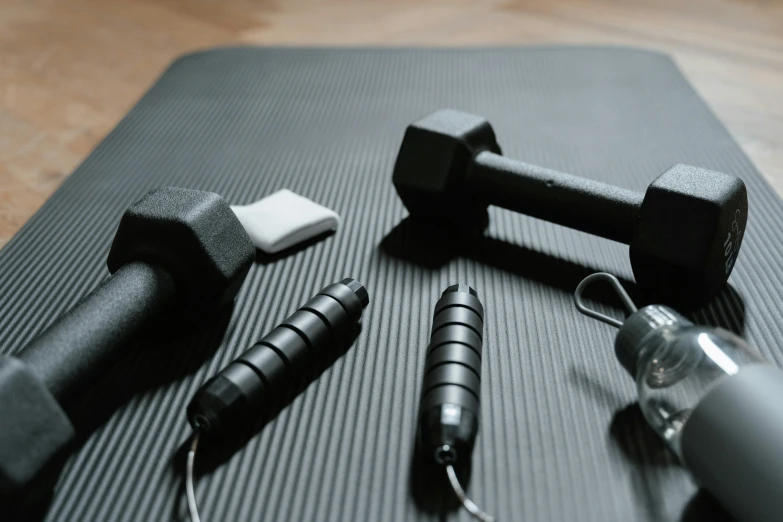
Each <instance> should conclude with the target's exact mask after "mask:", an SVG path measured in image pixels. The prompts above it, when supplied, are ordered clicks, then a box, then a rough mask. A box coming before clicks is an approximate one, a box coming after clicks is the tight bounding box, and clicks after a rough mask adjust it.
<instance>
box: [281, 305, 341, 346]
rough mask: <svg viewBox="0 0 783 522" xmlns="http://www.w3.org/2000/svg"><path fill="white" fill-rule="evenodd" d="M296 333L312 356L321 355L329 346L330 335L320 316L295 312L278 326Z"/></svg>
mask: <svg viewBox="0 0 783 522" xmlns="http://www.w3.org/2000/svg"><path fill="white" fill-rule="evenodd" d="M280 326H283V327H285V328H289V329H291V330H293V331H295V332H296V333H298V334H299V335H300V336H301V337H302V339H303V340H304V342H305V344H306V345H307V348H308V349H310V350H312V352H313V353H312V355H321V354H323V353H324V351H325V349H326V348H327V347H328V346H329V341H331V340H332V334H331V332H330V331H329V327H328V326H327V325H326V323H325V322H324V320H323V319H321V315H316V314H314V313H313V312H310V311H308V310H297V311H296V312H294V313H293V315H291V317H289V318H288V319H286V320H285V321H283V323H282V324H281V325H280Z"/></svg>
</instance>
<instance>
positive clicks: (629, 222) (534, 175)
mask: <svg viewBox="0 0 783 522" xmlns="http://www.w3.org/2000/svg"><path fill="white" fill-rule="evenodd" d="M467 185H468V190H471V191H474V192H475V193H477V195H479V196H480V197H482V198H483V199H484V200H485V201H486V202H487V203H489V204H491V205H496V206H498V207H503V208H506V209H509V210H513V211H514V212H519V213H521V214H525V215H528V216H532V217H535V218H539V219H543V220H545V221H550V222H552V223H557V224H559V225H563V226H566V227H569V228H574V229H577V230H581V231H583V232H587V233H588V234H593V235H596V236H600V237H604V238H607V239H611V240H614V241H619V242H621V243H626V244H627V243H630V242H631V237H632V235H633V226H634V223H635V222H636V217H637V215H638V213H639V207H640V206H641V204H642V199H643V197H644V196H643V194H639V193H638V192H634V191H632V190H627V189H623V188H620V187H615V186H613V185H608V184H606V183H601V182H599V181H594V180H590V179H585V178H580V177H578V176H573V175H571V174H565V173H563V172H558V171H556V170H550V169H545V168H543V167H538V166H536V165H530V164H528V163H523V162H521V161H516V160H513V159H509V158H506V157H504V156H501V155H500V154H495V153H494V152H486V151H485V152H480V153H479V154H478V155H477V156H476V157H475V158H474V162H473V165H472V167H471V168H470V170H469V172H468V179H467Z"/></svg>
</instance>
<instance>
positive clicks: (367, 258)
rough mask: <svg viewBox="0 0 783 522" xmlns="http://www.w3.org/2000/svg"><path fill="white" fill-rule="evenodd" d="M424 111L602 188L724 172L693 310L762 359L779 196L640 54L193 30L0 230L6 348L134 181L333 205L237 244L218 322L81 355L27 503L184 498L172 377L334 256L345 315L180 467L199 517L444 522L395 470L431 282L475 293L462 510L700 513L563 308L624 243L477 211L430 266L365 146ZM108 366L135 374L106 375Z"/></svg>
mask: <svg viewBox="0 0 783 522" xmlns="http://www.w3.org/2000/svg"><path fill="white" fill-rule="evenodd" d="M444 107H451V108H455V109H461V110H466V111H470V112H473V113H477V114H480V115H483V116H486V117H487V118H488V119H489V121H490V122H491V123H492V125H493V126H494V128H495V131H496V133H497V136H498V140H499V142H500V144H501V146H502V147H503V150H504V153H505V154H506V155H508V156H510V157H513V158H519V159H523V160H524V161H526V162H529V163H536V164H540V165H543V166H546V167H551V168H555V169H559V170H565V171H568V172H572V173H575V174H579V175H583V176H586V177H590V178H594V179H597V180H601V181H605V182H610V183H614V184H617V185H620V186H622V187H626V188H630V189H636V190H640V191H643V190H644V189H645V188H646V187H647V185H648V184H649V183H650V182H651V181H652V180H653V179H654V178H655V177H656V176H658V175H659V174H660V173H661V172H663V171H664V170H666V169H667V168H668V167H670V166H671V165H673V164H676V163H689V164H693V165H698V166H701V167H706V168H710V169H715V170H721V171H727V172H731V173H733V174H736V175H738V176H740V177H742V178H743V179H744V180H745V182H746V184H747V186H748V190H749V200H750V217H749V220H748V226H747V232H746V237H745V241H744V244H743V247H742V251H741V253H740V255H739V259H738V261H737V264H736V268H735V270H734V273H733V275H732V277H731V279H730V283H731V289H730V290H729V291H726V292H724V293H723V294H722V295H721V296H720V297H719V298H718V299H716V300H715V301H714V302H713V303H712V304H711V305H710V306H709V307H707V308H706V309H705V310H702V311H700V312H698V313H696V315H695V318H696V319H697V320H698V321H700V322H706V323H711V324H720V325H723V326H725V327H727V328H730V329H732V330H734V331H737V332H740V333H741V334H742V335H743V336H745V337H746V338H747V339H748V340H749V341H750V343H751V344H753V345H755V346H756V347H758V349H759V350H760V351H761V352H762V353H763V354H764V355H765V356H767V357H769V358H770V359H772V360H773V361H775V362H777V363H778V364H781V363H783V349H781V348H780V339H783V320H782V319H781V302H783V275H782V274H781V269H780V266H781V259H782V257H781V255H782V254H783V232H782V231H781V227H780V223H781V222H782V220H783V204H781V200H780V198H779V197H778V196H777V195H776V194H775V193H774V192H773V191H772V190H771V188H770V187H769V186H768V184H767V183H766V182H765V181H764V180H763V179H762V177H761V175H760V174H759V173H758V172H757V170H756V168H755V167H754V166H753V165H752V163H751V162H750V161H749V160H748V158H747V157H746V156H745V155H744V154H743V153H742V152H741V150H740V148H739V147H738V146H737V144H736V143H735V142H734V140H733V139H732V138H731V137H730V136H729V134H728V133H727V132H726V130H725V128H724V127H723V126H722V125H721V123H720V122H719V121H718V120H717V119H716V117H715V116H714V115H713V114H712V113H711V112H710V110H709V109H708V108H707V106H706V105H705V103H704V102H703V101H702V100H701V99H700V98H699V96H698V95H697V94H696V93H695V92H694V91H693V89H692V88H691V87H690V86H689V84H688V83H687V81H686V80H685V79H684V78H683V76H682V74H681V73H680V72H679V71H678V70H677V68H676V66H675V65H674V64H673V63H672V61H671V60H670V59H669V58H668V57H666V56H663V55H660V54H655V53H650V52H646V51H640V50H631V49H621V48H558V47H541V48H527V49H520V48H504V49H449V50H439V49H339V50H336V49H258V48H241V49H219V50H212V51H207V52H202V53H196V54H192V55H188V56H185V57H183V58H181V59H180V60H178V61H176V62H175V63H174V64H173V65H172V66H171V67H170V69H169V70H168V71H166V73H165V74H164V75H163V77H162V78H161V79H160V80H159V81H158V82H157V83H156V84H155V85H154V86H153V87H152V88H151V89H150V91H149V92H148V93H147V94H146V95H145V96H144V97H143V98H142V100H141V101H140V102H139V104H138V105H137V106H136V107H135V108H133V110H132V111H131V112H130V113H129V114H128V116H127V117H126V118H125V119H124V120H123V121H122V122H121V123H120V124H119V125H118V126H117V128H116V129H115V130H114V131H112V132H111V134H110V135H109V136H108V137H107V138H106V139H105V140H104V141H103V142H102V143H101V144H100V145H99V146H98V147H97V148H96V149H95V151H94V152H93V153H92V154H91V155H90V156H89V157H88V158H87V159H86V160H85V162H84V163H83V164H82V165H81V166H80V167H79V168H78V169H77V170H76V172H74V174H73V175H72V176H71V177H70V178H68V180H67V181H66V182H65V183H64V184H63V186H62V187H61V188H60V189H59V190H58V191H57V192H56V193H55V194H54V196H52V198H51V199H49V201H48V202H47V203H46V204H45V205H44V207H43V208H42V209H41V210H40V211H39V212H38V213H37V214H36V215H35V216H34V217H33V218H32V219H31V220H30V222H29V223H27V224H26V225H25V227H24V228H23V229H22V231H21V232H20V233H19V234H17V235H16V237H14V238H13V240H11V241H10V242H9V243H8V245H7V246H6V247H5V248H4V249H3V250H2V252H0V310H2V313H0V348H1V349H2V351H3V352H4V353H13V352H15V351H17V350H18V349H20V348H21V347H22V346H24V344H25V343H26V342H27V341H28V340H30V339H31V338H32V336H34V335H35V333H36V332H38V331H40V330H41V329H42V328H43V327H45V326H46V325H48V324H49V323H51V322H52V321H53V320H54V319H55V317H57V315H58V314H60V313H61V312H63V311H65V310H67V309H68V308H69V307H70V306H72V305H73V304H74V303H75V302H76V301H77V300H78V299H79V297H80V296H82V295H83V294H84V293H86V292H88V291H89V290H90V289H91V288H93V287H94V286H95V285H96V284H97V283H98V282H99V281H101V280H102V279H103V278H104V277H106V276H107V270H106V267H105V261H106V255H107V252H108V249H109V246H110V244H111V240H112V237H113V235H114V232H115V229H116V226H117V223H118V220H119V218H120V216H121V215H122V213H123V211H124V210H125V208H126V207H127V206H128V205H130V204H131V203H132V202H134V201H136V200H137V199H138V198H139V197H141V196H142V195H143V194H145V193H146V192H147V191H149V190H151V189H153V188H155V187H158V186H162V185H172V186H179V187H188V188H196V189H203V190H210V191H215V192H218V193H220V194H222V195H223V196H224V197H225V198H226V199H227V200H228V201H230V202H231V203H235V204H245V203H249V202H251V201H254V200H257V199H259V198H261V197H262V196H265V195H267V194H270V193H272V192H274V191H276V190H278V189H281V188H288V189H291V190H293V191H294V192H297V193H299V194H302V195H304V196H306V197H308V198H311V199H313V200H314V201H316V202H318V203H321V204H323V205H326V206H328V207H330V208H332V209H335V210H336V211H337V212H338V213H339V214H340V215H341V216H342V217H343V220H344V221H343V225H342V227H341V228H340V229H339V230H338V232H337V233H336V234H335V235H333V236H331V237H328V238H326V239H325V240H323V241H321V242H318V243H316V244H315V245H313V246H311V247H309V248H306V249H304V250H300V251H298V252H295V253H293V254H291V255H288V256H281V257H279V258H277V257H276V258H260V259H259V262H258V263H257V264H256V266H254V268H253V269H252V270H251V273H250V275H249V276H248V279H247V281H246V282H245V284H244V286H243V288H242V291H241V294H240V296H239V298H238V301H237V303H236V306H235V308H234V310H233V315H232V316H231V318H230V321H228V322H227V325H226V326H225V333H223V330H221V329H220V328H218V327H212V326H210V327H209V328H208V331H207V332H199V333H198V334H194V336H193V337H192V339H189V340H188V341H187V342H185V341H182V342H171V343H168V342H166V343H164V342H161V343H160V345H159V346H157V347H156V348H155V350H152V351H151V350H149V349H143V347H141V348H140V349H139V350H138V351H137V352H134V353H132V354H130V356H129V357H128V358H127V359H126V360H125V361H123V363H122V364H121V365H118V367H117V368H115V369H114V370H112V371H111V372H109V374H108V375H107V378H106V380H105V382H102V383H101V384H100V386H99V387H98V389H97V390H96V391H95V394H93V395H94V396H95V395H101V394H107V393H109V392H110V391H112V390H113V391H116V388H117V386H116V385H114V386H113V384H112V383H113V382H123V383H126V384H128V386H129V387H130V388H129V389H130V390H132V391H130V392H128V393H127V395H128V397H127V400H124V401H123V402H122V403H121V404H120V405H119V408H118V409H116V410H115V411H114V413H113V414H112V415H110V416H107V419H106V421H105V422H104V423H102V424H101V425H100V426H99V427H97V429H96V430H95V431H94V432H92V434H91V435H90V436H89V437H87V438H86V441H85V442H84V443H83V444H82V445H80V447H79V448H78V449H77V451H76V452H75V453H74V454H73V455H72V456H71V458H70V459H69V460H68V462H67V464H66V466H65V468H64V469H63V471H62V473H61V475H60V479H59V482H58V485H57V490H56V493H55V495H54V497H53V498H52V500H51V505H50V507H49V510H48V519H49V520H74V521H76V520H79V521H92V520H112V521H122V520H139V521H148V520H178V519H182V520H185V519H187V515H186V510H185V508H184V507H185V506H184V494H183V489H182V458H181V457H182V453H181V447H182V444H183V443H184V442H185V441H186V439H187V437H188V436H189V428H188V425H187V423H186V421H185V416H184V411H185V406H186V404H187V402H188V400H189V399H190V397H191V396H192V395H193V393H194V392H195V390H196V389H197V387H198V386H199V385H200V384H201V383H203V382H204V381H205V380H206V379H207V378H208V377H209V376H211V375H212V374H214V373H215V372H216V371H217V370H218V369H220V368H221V367H223V366H224V365H226V364H227V363H228V362H229V361H231V360H233V359H234V358H235V357H237V356H238V355H239V354H240V353H241V352H242V351H244V350H245V349H246V348H247V347H248V346H249V345H251V344H252V343H253V342H254V341H255V340H256V339H258V338H260V337H261V336H262V335H263V334H264V333H265V332H267V331H269V330H270V329H271V328H272V327H274V326H275V325H276V324H277V323H279V322H280V321H281V320H282V319H284V318H285V317H286V316H287V315H288V314H290V313H291V312H292V311H294V310H295V309H296V308H297V307H298V306H300V305H301V304H302V303H304V302H305V301H306V300H307V299H308V298H309V297H310V296H311V295H313V294H314V293H315V292H316V291H317V290H319V289H320V288H321V287H323V286H325V285H326V284H328V283H331V282H334V281H338V280H340V279H341V278H343V277H348V276H351V277H355V278H357V279H359V280H360V281H362V282H363V283H364V284H365V285H366V286H367V288H368V290H369V292H370V297H371V302H370V306H369V308H368V309H367V311H366V312H365V315H364V320H363V329H362V331H361V334H360V335H359V337H358V339H357V340H356V342H355V343H354V344H353V346H352V347H351V348H350V349H349V350H348V351H347V353H346V354H345V355H343V356H342V357H341V358H339V359H338V360H337V361H336V362H335V363H334V364H333V365H332V366H331V367H330V368H328V369H327V370H326V371H325V372H324V373H323V375H322V376H321V377H320V378H319V379H317V380H315V381H314V382H312V383H311V384H310V385H309V386H308V387H307V388H306V389H305V390H304V391H303V392H302V393H301V394H299V395H298V396H297V397H296V398H295V399H294V400H293V402H292V403H291V404H290V405H289V406H288V407H287V408H285V409H283V410H282V411H281V412H280V414H279V415H278V416H277V417H276V418H275V419H274V420H272V421H271V422H270V423H268V424H267V425H266V426H265V427H264V428H263V429H262V430H261V431H259V432H258V434H257V435H256V436H254V437H253V438H251V439H250V440H249V442H247V443H246V444H245V445H244V446H243V447H242V448H241V449H239V450H238V451H236V452H234V453H233V455H231V456H230V457H229V458H227V459H226V460H225V461H224V462H223V463H222V464H221V465H219V466H214V467H213V468H212V469H209V470H205V472H204V473H203V474H201V475H200V476H199V477H198V481H197V488H196V489H197V491H196V494H197V497H198V499H199V502H200V505H201V509H202V520H204V521H205V522H216V521H233V520H239V521H250V520H253V521H335V522H338V521H363V522H365V521H367V522H376V521H377V522H391V521H410V520H443V519H444V517H445V518H446V519H448V520H462V521H467V520H468V516H467V515H466V514H465V513H463V512H461V511H451V510H450V509H449V510H447V511H443V510H438V509H435V510H433V509H428V508H427V507H426V506H424V505H420V504H421V503H420V502H419V503H417V501H416V500H415V498H416V497H417V496H422V495H423V496H424V497H427V494H426V493H421V492H416V491H412V489H414V486H413V485H412V483H413V482H415V481H413V480H412V475H415V473H416V471H415V470H416V469H417V468H416V466H415V465H414V466H412V464H411V459H412V453H413V449H414V443H415V438H414V434H415V431H416V415H417V407H418V399H419V392H420V386H421V381H422V371H423V366H424V350H425V347H426V344H427V340H428V337H429V331H430V322H431V320H432V308H433V306H434V304H435V301H436V300H437V299H438V297H439V295H440V292H441V291H442V290H443V289H444V288H446V286H448V285H449V284H452V283H456V282H464V283H469V284H471V285H473V286H474V287H475V288H477V289H478V292H479V295H480V297H481V299H482V302H483V304H484V307H485V309H486V321H485V325H486V326H485V337H484V361H483V376H482V399H481V402H482V411H481V428H480V433H479V438H478V441H477V446H476V449H475V451H474V454H473V469H472V475H471V481H470V484H469V487H468V491H469V493H470V495H471V497H473V498H474V499H475V501H476V502H477V503H478V504H479V505H481V506H482V507H484V508H486V509H487V511H489V512H490V513H492V514H493V515H495V516H496V518H497V520H499V521H501V522H509V521H512V520H514V521H516V520H519V521H528V522H547V521H552V522H562V521H584V522H606V521H656V522H659V521H679V520H683V521H693V520H715V519H720V518H721V517H723V516H725V515H723V514H722V513H721V512H720V510H719V509H718V508H717V507H716V505H715V502H714V501H713V500H712V499H711V498H709V497H708V496H706V495H705V494H703V493H697V487H696V486H695V485H694V483H693V481H692V479H690V478H689V476H688V474H687V473H686V472H685V471H684V470H683V469H682V468H680V467H679V466H678V465H677V464H676V462H675V460H674V459H673V458H672V457H670V456H669V455H668V453H666V451H665V449H664V448H663V446H662V445H661V443H660V442H659V441H658V440H657V439H656V438H655V436H654V435H653V434H652V433H651V432H650V431H649V430H648V429H647V428H646V427H645V424H644V421H643V419H642V417H641V415H640V413H639V411H638V409H636V408H635V407H634V406H633V404H634V402H635V398H636V395H635V387H634V384H633V382H632V381H631V379H630V378H629V377H628V376H627V375H626V374H625V373H624V372H623V370H622V369H621V367H620V366H619V364H618V363H617V362H616V361H615V359H614V355H613V339H614V334H615V330H613V329H612V328H610V327H608V326H606V325H604V324H602V323H598V322H596V321H593V320H590V319H588V318H586V317H584V316H582V315H580V314H578V313H577V311H576V310H575V309H574V306H573V302H572V292H573V289H574V287H575V285H576V283H578V281H579V280H580V279H581V277H583V276H585V275H587V274H589V273H591V272H592V271H597V270H605V271H610V272H614V273H616V274H618V275H620V276H623V277H625V278H627V279H632V272H631V269H630V264H629V261H628V248H627V247H626V246H624V245H621V244H617V243H613V242H611V241H607V240H603V239H600V238H596V237H592V236H588V235H586V234H582V233H579V232H575V231H571V230H568V229H565V228H562V227H559V226H556V225H552V224H549V223H545V222H542V221H538V220H536V219H532V218H528V217H525V216H521V215H515V214H513V213H511V212H506V211H502V210H497V209H491V210H490V226H489V228H488V230H487V234H486V237H485V238H484V239H481V240H478V241H475V242H471V243H470V244H468V245H465V246H464V248H458V249H456V250H457V251H456V253H454V255H452V256H451V257H446V258H444V259H441V260H439V261H438V263H434V262H427V261H433V260H434V259H435V258H437V257H438V256H437V255H436V254H443V252H435V253H433V252H429V253H428V252H427V251H426V250H427V249H426V245H417V244H415V243H414V242H413V237H414V235H413V234H412V233H411V230H410V228H409V227H407V226H406V222H403V219H404V218H405V216H406V215H407V212H406V211H405V209H404V207H403V205H402V203H401V202H400V201H399V199H398V197H397V194H396V192H395V190H394V188H393V186H392V184H391V173H392V167H393V165H394V160H395V156H396V153H397V149H398V147H399V144H400V140H401V138H402V135H403V132H404V130H405V127H406V125H408V124H409V123H410V122H412V121H414V120H416V119H417V118H419V117H421V116H423V115H425V114H427V113H429V112H430V111H432V110H435V109H438V108H444ZM422 258H424V262H423V261H422ZM221 336H222V337H221ZM134 374H137V375H144V376H145V378H144V379H142V380H143V381H144V382H145V383H146V384H145V386H139V387H138V389H134V388H133V387H132V384H133V382H134V379H133V378H128V377H127V376H133V375H134ZM123 379H124V380H123ZM123 386H124V384H123ZM197 466H198V463H197ZM419 486H421V485H419ZM424 504H426V502H425V503H424ZM444 513H446V515H444Z"/></svg>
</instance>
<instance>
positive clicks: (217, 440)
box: [171, 323, 362, 520]
mask: <svg viewBox="0 0 783 522" xmlns="http://www.w3.org/2000/svg"><path fill="white" fill-rule="evenodd" d="M361 330H362V325H361V323H359V324H357V325H356V326H355V327H354V330H353V332H352V333H351V335H349V336H348V337H347V338H345V339H343V340H342V341H341V342H340V343H339V344H337V345H335V346H333V347H332V349H331V350H330V351H329V352H328V353H327V354H326V355H325V356H324V357H322V358H320V359H318V360H316V361H315V362H314V363H313V364H312V366H311V367H310V369H309V370H308V371H307V373H306V374H305V375H304V376H302V377H301V378H300V379H299V380H298V382H296V383H295V384H294V386H293V387H292V388H291V389H290V390H289V391H288V393H286V394H284V395H281V396H280V397H279V398H278V399H277V401H276V402H275V403H274V404H273V405H272V407H271V408H270V409H269V410H268V411H267V412H266V413H265V414H262V415H259V417H258V419H257V420H256V422H255V423H252V424H249V425H244V426H235V427H232V428H231V429H230V430H225V431H226V432H225V433H223V434H221V435H214V436H208V437H202V439H201V440H200V441H199V446H198V453H197V454H196V458H195V465H194V474H195V477H194V479H195V480H198V479H199V477H201V476H203V475H206V474H209V473H211V472H212V471H214V470H215V469H216V468H218V467H219V466H221V465H222V464H224V463H225V462H226V461H228V460H229V459H230V458H231V457H232V456H233V455H234V454H235V453H236V452H237V451H239V450H241V449H242V447H243V446H245V444H247V442H248V441H249V440H250V439H252V438H253V437H255V436H256V435H257V434H258V433H259V432H260V431H261V430H262V429H263V428H264V427H265V426H266V425H267V424H268V423H269V422H271V421H272V420H274V419H275V418H276V417H277V416H278V415H279V414H280V412H281V411H283V410H284V409H285V408H287V407H288V406H289V405H290V404H291V403H292V402H293V401H294V399H296V398H297V397H298V396H299V395H300V394H301V393H302V392H303V391H305V390H306V389H307V388H308V387H309V386H310V384H312V383H313V382H314V381H315V380H316V379H318V378H319V377H320V376H321V375H322V374H323V373H324V372H325V371H326V370H327V369H328V368H329V367H331V366H332V365H333V364H334V363H335V362H336V361H337V360H338V359H340V357H342V356H343V355H345V354H346V353H347V352H348V350H349V349H350V348H351V346H353V344H354V342H355V341H356V339H357V338H358V337H359V335H360V334H361ZM190 442H191V441H190V438H188V439H187V440H185V441H183V443H182V444H181V445H180V447H179V448H178V449H177V452H176V453H175V455H174V457H173V458H172V462H171V465H172V466H173V467H174V470H175V472H176V473H177V474H178V475H180V476H181V477H182V480H181V481H180V485H179V491H178V493H177V496H176V498H175V502H174V506H173V514H172V519H173V520H180V519H182V506H183V502H184V499H185V473H184V471H185V462H186V459H187V453H188V450H189V449H190ZM240 486H241V485H240ZM259 494H263V492H260V493H259ZM185 519H187V517H185Z"/></svg>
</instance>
